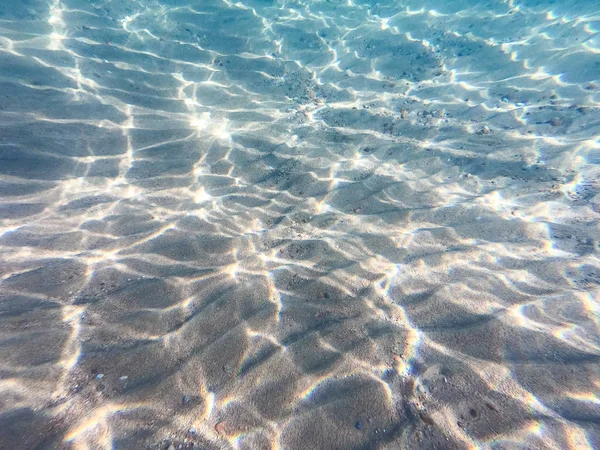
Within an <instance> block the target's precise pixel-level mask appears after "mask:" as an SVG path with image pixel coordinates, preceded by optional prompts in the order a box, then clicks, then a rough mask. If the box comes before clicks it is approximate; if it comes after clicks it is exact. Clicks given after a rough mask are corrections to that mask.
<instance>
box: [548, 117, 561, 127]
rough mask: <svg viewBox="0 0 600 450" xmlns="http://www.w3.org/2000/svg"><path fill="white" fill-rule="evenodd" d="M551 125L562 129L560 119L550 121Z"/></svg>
mask: <svg viewBox="0 0 600 450" xmlns="http://www.w3.org/2000/svg"><path fill="white" fill-rule="evenodd" d="M550 125H552V126H553V127H560V126H561V125H562V123H561V121H560V119H559V118H558V117H555V118H554V119H552V120H551V121H550Z"/></svg>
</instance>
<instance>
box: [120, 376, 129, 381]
mask: <svg viewBox="0 0 600 450" xmlns="http://www.w3.org/2000/svg"><path fill="white" fill-rule="evenodd" d="M128 378H129V377H128V376H127V375H124V376H122V377H119V380H121V381H127V379H128Z"/></svg>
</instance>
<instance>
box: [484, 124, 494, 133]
mask: <svg viewBox="0 0 600 450" xmlns="http://www.w3.org/2000/svg"><path fill="white" fill-rule="evenodd" d="M491 132H492V130H490V127H488V126H487V125H485V126H484V127H483V128H482V129H481V134H490V133H491Z"/></svg>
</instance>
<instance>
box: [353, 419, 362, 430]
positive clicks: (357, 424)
mask: <svg viewBox="0 0 600 450" xmlns="http://www.w3.org/2000/svg"><path fill="white" fill-rule="evenodd" d="M354 428H356V429H357V430H362V424H361V423H360V421H357V422H356V423H355V424H354Z"/></svg>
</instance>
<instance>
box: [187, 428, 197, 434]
mask: <svg viewBox="0 0 600 450" xmlns="http://www.w3.org/2000/svg"><path fill="white" fill-rule="evenodd" d="M188 433H190V434H192V435H195V434H197V433H198V430H196V427H192V428H190V429H189V430H188Z"/></svg>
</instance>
